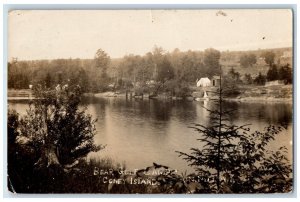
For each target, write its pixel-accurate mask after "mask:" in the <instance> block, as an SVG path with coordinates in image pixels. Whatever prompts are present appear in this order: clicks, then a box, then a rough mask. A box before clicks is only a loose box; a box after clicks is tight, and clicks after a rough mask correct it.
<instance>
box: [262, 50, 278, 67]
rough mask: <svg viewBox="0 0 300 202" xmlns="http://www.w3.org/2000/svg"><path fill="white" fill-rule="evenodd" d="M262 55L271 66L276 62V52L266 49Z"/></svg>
mask: <svg viewBox="0 0 300 202" xmlns="http://www.w3.org/2000/svg"><path fill="white" fill-rule="evenodd" d="M262 57H263V58H264V59H265V62H266V63H267V64H268V65H269V66H272V65H273V64H274V60H275V53H274V52H272V51H266V52H264V53H263V54H262Z"/></svg>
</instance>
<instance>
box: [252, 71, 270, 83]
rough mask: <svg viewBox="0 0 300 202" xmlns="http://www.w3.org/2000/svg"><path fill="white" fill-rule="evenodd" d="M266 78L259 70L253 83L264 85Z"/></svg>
mask: <svg viewBox="0 0 300 202" xmlns="http://www.w3.org/2000/svg"><path fill="white" fill-rule="evenodd" d="M266 80H267V79H266V76H264V75H262V74H261V72H259V73H258V75H257V77H255V79H254V83H255V84H257V85H265V83H266Z"/></svg>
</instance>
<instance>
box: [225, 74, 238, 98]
mask: <svg viewBox="0 0 300 202" xmlns="http://www.w3.org/2000/svg"><path fill="white" fill-rule="evenodd" d="M241 82H242V81H241V80H240V74H239V73H238V72H236V71H235V70H234V68H231V69H230V70H229V72H228V73H227V74H226V76H225V77H224V79H223V80H222V85H223V86H224V88H226V89H227V90H226V91H224V92H223V93H224V96H227V97H232V96H233V97H235V96H237V95H239V94H240V90H239V88H238V84H240V83H241Z"/></svg>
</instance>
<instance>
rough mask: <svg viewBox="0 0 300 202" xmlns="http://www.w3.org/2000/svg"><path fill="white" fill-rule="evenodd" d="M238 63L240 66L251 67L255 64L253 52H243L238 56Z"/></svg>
mask: <svg viewBox="0 0 300 202" xmlns="http://www.w3.org/2000/svg"><path fill="white" fill-rule="evenodd" d="M240 64H241V66H242V67H244V68H246V67H252V66H253V65H254V64H256V56H255V55H254V54H243V55H241V56H240Z"/></svg>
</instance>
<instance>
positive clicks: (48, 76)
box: [45, 72, 52, 88]
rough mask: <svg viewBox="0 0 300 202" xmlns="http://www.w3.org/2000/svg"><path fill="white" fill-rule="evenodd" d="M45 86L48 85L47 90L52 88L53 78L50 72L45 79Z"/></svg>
mask: <svg viewBox="0 0 300 202" xmlns="http://www.w3.org/2000/svg"><path fill="white" fill-rule="evenodd" d="M45 85H46V88H50V87H51V85H52V78H51V75H50V73H49V72H48V73H47V75H46V78H45Z"/></svg>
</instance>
